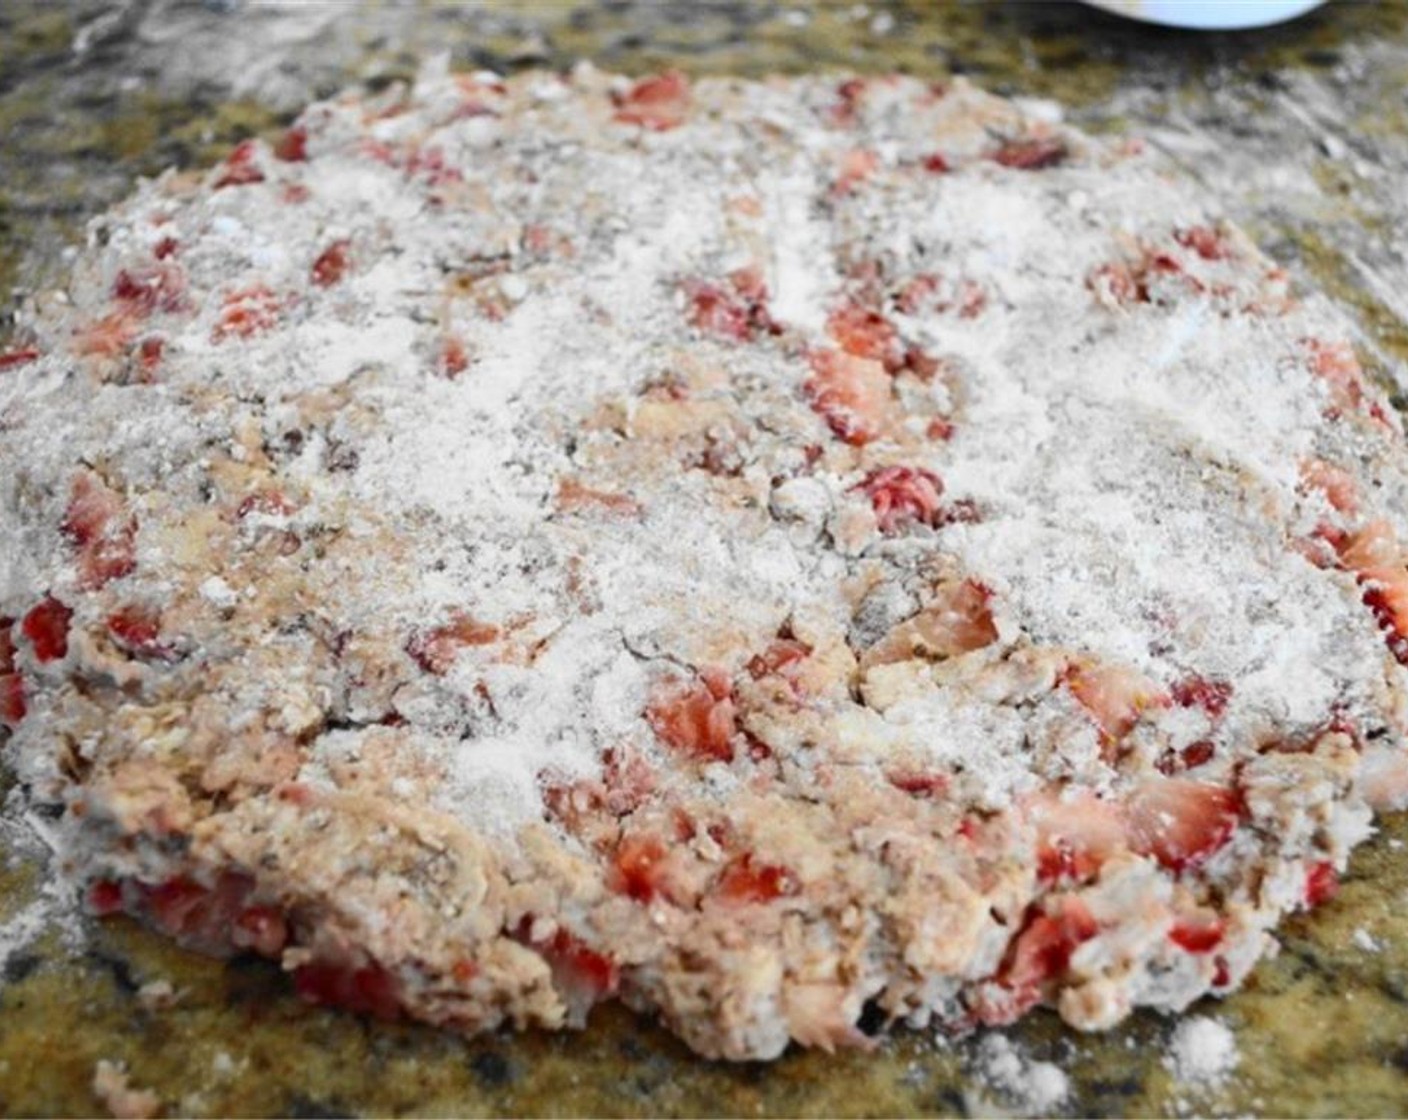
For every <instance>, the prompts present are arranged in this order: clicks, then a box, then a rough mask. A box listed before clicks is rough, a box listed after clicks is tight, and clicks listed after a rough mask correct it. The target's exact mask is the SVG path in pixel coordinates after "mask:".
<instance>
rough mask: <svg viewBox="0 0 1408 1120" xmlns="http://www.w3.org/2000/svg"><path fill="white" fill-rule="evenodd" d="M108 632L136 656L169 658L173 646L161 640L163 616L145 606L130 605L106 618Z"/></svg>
mask: <svg viewBox="0 0 1408 1120" xmlns="http://www.w3.org/2000/svg"><path fill="white" fill-rule="evenodd" d="M106 625H107V629H108V633H109V634H111V635H112V637H113V640H114V641H115V642H117V644H118V645H119V646H121V647H122V648H123V649H124V650H126V651H127V652H128V653H130V654H132V655H133V656H135V657H140V658H143V659H146V658H156V659H160V660H163V661H164V660H168V659H170V658H171V656H172V652H173V651H172V648H171V646H170V645H168V644H166V643H165V642H163V641H162V640H161V616H160V615H159V614H157V613H156V612H155V611H152V610H148V609H147V608H145V607H137V606H129V607H123V608H121V609H120V610H117V611H114V612H113V613H112V614H110V615H108V617H107V619H106Z"/></svg>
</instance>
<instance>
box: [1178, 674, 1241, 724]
mask: <svg viewBox="0 0 1408 1120" xmlns="http://www.w3.org/2000/svg"><path fill="white" fill-rule="evenodd" d="M1169 694H1170V695H1171V696H1172V697H1173V702H1174V703H1175V704H1177V705H1178V706H1179V707H1180V708H1202V709H1203V711H1205V712H1207V714H1208V717H1209V718H1210V719H1217V718H1218V717H1219V716H1220V715H1222V713H1223V712H1224V711H1225V710H1226V709H1227V702H1228V701H1229V700H1231V699H1232V685H1231V684H1230V683H1228V682H1227V681H1212V680H1208V679H1207V678H1206V677H1200V676H1197V675H1196V674H1195V675H1193V676H1190V677H1184V678H1183V679H1182V680H1181V681H1177V682H1175V684H1174V685H1173V687H1172V688H1171V689H1169Z"/></svg>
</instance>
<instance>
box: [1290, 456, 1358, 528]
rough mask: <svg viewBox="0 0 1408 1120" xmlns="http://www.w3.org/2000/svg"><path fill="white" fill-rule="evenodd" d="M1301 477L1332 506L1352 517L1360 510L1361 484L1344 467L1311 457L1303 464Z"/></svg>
mask: <svg viewBox="0 0 1408 1120" xmlns="http://www.w3.org/2000/svg"><path fill="white" fill-rule="evenodd" d="M1300 477H1301V481H1302V482H1303V483H1304V484H1305V485H1306V486H1307V487H1308V488H1310V489H1312V490H1318V491H1320V493H1322V494H1324V495H1325V498H1326V500H1327V501H1328V502H1329V503H1330V506H1331V508H1333V509H1335V510H1338V511H1339V512H1340V513H1346V514H1349V515H1350V516H1351V517H1352V516H1354V515H1355V514H1356V513H1358V512H1359V486H1358V484H1357V483H1356V482H1355V481H1354V476H1353V475H1352V474H1350V473H1349V472H1348V471H1347V470H1345V469H1344V468H1343V467H1337V466H1335V465H1334V464H1333V463H1327V462H1325V460H1324V459H1311V460H1309V461H1308V462H1305V463H1303V464H1301V469H1300Z"/></svg>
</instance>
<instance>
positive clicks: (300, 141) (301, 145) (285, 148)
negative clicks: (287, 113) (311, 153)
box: [274, 124, 308, 163]
mask: <svg viewBox="0 0 1408 1120" xmlns="http://www.w3.org/2000/svg"><path fill="white" fill-rule="evenodd" d="M274 158H275V159H281V160H283V161H284V162H285V163H302V162H304V161H305V160H306V159H307V158H308V130H307V129H306V128H304V127H303V126H302V125H301V124H296V125H294V126H293V127H292V128H290V129H288V130H287V131H286V132H285V133H284V134H283V135H282V136H280V137H279V140H278V143H276V144H275V145H274Z"/></svg>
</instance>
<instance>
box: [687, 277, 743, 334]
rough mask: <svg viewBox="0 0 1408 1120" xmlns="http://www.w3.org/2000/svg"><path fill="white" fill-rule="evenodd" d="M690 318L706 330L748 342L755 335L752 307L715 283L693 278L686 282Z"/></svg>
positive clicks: (698, 326) (707, 332) (699, 327)
mask: <svg viewBox="0 0 1408 1120" xmlns="http://www.w3.org/2000/svg"><path fill="white" fill-rule="evenodd" d="M684 294H685V298H686V299H687V300H688V304H689V321H690V322H691V323H692V324H693V325H694V326H695V327H697V328H698V329H699V330H701V331H704V332H705V333H706V334H712V335H717V336H719V337H720V338H729V339H733V340H734V341H736V342H746V341H748V340H749V339H750V338H752V337H753V326H752V323H751V322H750V321H749V316H748V308H747V307H746V306H744V304H743V303H742V302H741V301H740V300H737V299H735V298H734V297H733V296H732V295H731V294H730V293H728V292H726V291H724V290H723V289H722V288H720V287H718V286H717V285H715V284H706V283H703V282H701V281H697V280H689V281H686V282H685V284H684Z"/></svg>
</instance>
